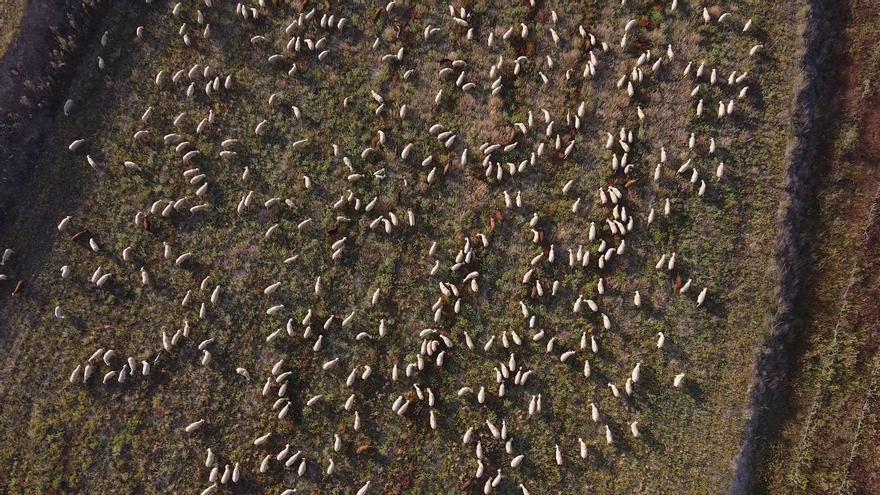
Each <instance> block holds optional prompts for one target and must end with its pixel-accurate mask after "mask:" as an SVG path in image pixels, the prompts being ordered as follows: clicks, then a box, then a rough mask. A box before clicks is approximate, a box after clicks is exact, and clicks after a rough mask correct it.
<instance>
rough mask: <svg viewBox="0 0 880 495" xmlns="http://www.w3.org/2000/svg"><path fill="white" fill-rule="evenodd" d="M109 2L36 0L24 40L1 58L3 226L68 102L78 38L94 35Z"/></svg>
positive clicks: (26, 20) (0, 216)
mask: <svg viewBox="0 0 880 495" xmlns="http://www.w3.org/2000/svg"><path fill="white" fill-rule="evenodd" d="M104 3H105V2H102V1H100V0H92V1H86V2H80V1H78V0H31V2H30V3H29V5H28V10H27V12H26V13H25V15H24V18H23V19H22V22H21V26H20V32H19V34H18V38H17V39H16V41H15V43H14V44H13V45H12V46H10V47H9V50H8V51H7V52H6V54H5V55H4V56H3V58H2V60H0V225H9V224H11V223H12V221H11V219H12V218H14V215H15V214H16V202H15V199H16V195H17V194H18V193H19V192H20V190H21V188H22V187H23V186H24V184H26V182H27V180H28V178H29V177H30V172H31V170H30V167H29V164H30V163H31V161H32V160H31V158H32V157H33V156H34V153H35V151H36V150H37V149H38V148H39V145H40V142H41V140H42V138H43V133H44V132H45V130H46V129H47V128H48V127H49V123H50V121H51V116H52V115H54V113H55V112H57V111H58V109H59V108H60V105H63V101H61V100H62V98H61V95H62V94H63V93H64V91H63V88H64V87H66V84H67V81H68V80H69V77H70V74H71V72H72V69H71V68H72V67H73V66H75V60H76V58H77V56H78V52H79V50H78V49H77V47H78V45H79V44H77V43H76V40H80V39H84V38H87V37H88V36H90V35H91V34H92V33H91V31H92V28H93V26H94V25H95V23H94V22H93V20H94V19H96V18H97V17H99V14H100V13H101V12H102V11H103V10H104V9H103V8H102V6H103V4H104ZM96 14H98V15H96ZM71 19H73V21H71ZM60 40H64V43H63V44H64V48H62V44H61V42H60Z"/></svg>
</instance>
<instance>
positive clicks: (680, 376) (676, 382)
mask: <svg viewBox="0 0 880 495" xmlns="http://www.w3.org/2000/svg"><path fill="white" fill-rule="evenodd" d="M682 383H684V373H679V374H677V375H675V378H674V379H673V380H672V386H673V387H675V388H680V387H681V385H682Z"/></svg>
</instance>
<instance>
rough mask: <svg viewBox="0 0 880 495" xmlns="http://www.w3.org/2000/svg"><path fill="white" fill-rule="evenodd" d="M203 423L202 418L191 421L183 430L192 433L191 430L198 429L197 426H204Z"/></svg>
mask: <svg viewBox="0 0 880 495" xmlns="http://www.w3.org/2000/svg"><path fill="white" fill-rule="evenodd" d="M204 424H205V420H204V419H200V420H198V421H193V422H192V423H190V424H188V425H187V426H186V428H184V431H185V432H186V433H192V432H194V431H196V430H198V429H199V428H201V427H202V426H204Z"/></svg>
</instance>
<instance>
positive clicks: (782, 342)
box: [729, 0, 845, 495]
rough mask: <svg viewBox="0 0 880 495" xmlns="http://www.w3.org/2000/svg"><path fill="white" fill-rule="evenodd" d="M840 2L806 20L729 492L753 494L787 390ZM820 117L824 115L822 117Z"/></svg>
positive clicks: (824, 2)
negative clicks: (774, 273) (776, 237)
mask: <svg viewBox="0 0 880 495" xmlns="http://www.w3.org/2000/svg"><path fill="white" fill-rule="evenodd" d="M842 3H843V2H837V1H835V0H813V1H812V2H810V5H811V10H810V13H809V14H807V15H808V16H809V17H808V18H807V19H805V20H804V23H805V24H804V25H805V28H804V33H803V36H804V52H803V55H802V68H803V71H802V75H801V77H802V79H801V82H800V84H801V89H800V91H799V93H798V96H797V102H796V111H795V116H794V119H793V122H792V125H793V127H794V130H795V145H794V147H793V149H792V151H791V154H790V163H791V164H790V166H789V173H788V183H787V185H786V187H787V190H788V194H789V203H788V205H787V206H785V207H784V208H783V211H782V215H781V218H780V226H781V233H780V242H779V251H778V259H779V264H780V267H781V271H782V283H781V286H780V288H779V308H780V309H779V313H778V314H777V316H776V323H775V328H774V330H773V334H772V335H771V336H770V338H769V339H768V340H767V342H766V344H765V346H764V349H763V351H762V355H761V357H760V358H759V361H758V367H757V372H756V377H755V381H754V384H753V388H752V406H751V410H752V417H751V419H750V421H749V422H748V424H747V426H746V432H745V436H744V440H743V446H742V450H741V452H740V457H739V459H738V461H737V466H736V470H735V474H734V478H733V482H732V483H731V487H730V491H729V493H731V494H732V495H739V494H743V495H745V494H748V493H753V489H754V484H755V479H754V478H755V470H756V467H757V463H758V462H759V461H760V459H761V456H762V454H763V447H762V444H763V443H764V442H765V441H766V440H767V439H768V438H769V437H772V436H773V432H774V430H775V428H776V427H777V426H778V414H779V413H780V410H779V403H780V399H781V397H783V396H784V394H785V390H786V387H787V382H788V376H789V373H790V371H791V368H792V366H793V363H792V361H791V356H790V353H791V351H792V348H793V346H794V345H795V344H796V341H797V338H798V330H799V328H800V326H801V322H800V316H801V312H800V309H801V308H800V305H799V304H798V300H799V298H800V297H801V295H802V294H803V291H804V290H805V288H804V281H805V280H806V278H807V271H808V265H807V260H808V257H809V242H810V239H811V235H810V231H811V228H810V227H811V226H812V224H813V220H812V211H813V207H814V201H815V196H816V190H817V177H818V176H819V174H818V173H817V168H818V167H819V164H820V160H818V159H817V158H818V156H819V153H820V150H821V147H822V143H823V142H824V141H825V139H823V138H822V133H823V131H824V130H825V129H826V126H827V122H824V121H823V120H826V119H827V118H828V117H827V115H828V112H827V111H825V110H826V109H825V108H824V107H825V106H827V102H829V101H830V100H831V98H830V96H832V95H833V94H834V90H835V86H836V85H835V82H836V81H835V79H837V77H838V76H836V75H835V74H836V73H835V72H834V71H832V70H828V68H829V67H833V65H834V62H835V55H836V54H837V49H838V46H837V45H838V41H837V40H838V36H837V34H838V33H840V31H841V29H842V27H843V25H844V22H845V17H844V16H843V15H842V13H843V12H842V11H843V10H845V5H841V4H842ZM822 115H826V116H825V117H824V118H823V117H820V116H822Z"/></svg>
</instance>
